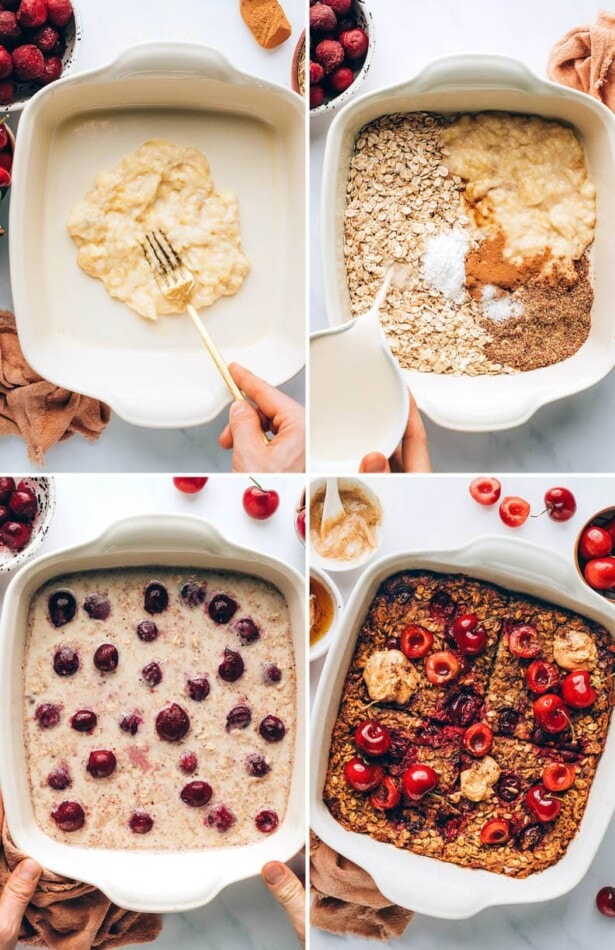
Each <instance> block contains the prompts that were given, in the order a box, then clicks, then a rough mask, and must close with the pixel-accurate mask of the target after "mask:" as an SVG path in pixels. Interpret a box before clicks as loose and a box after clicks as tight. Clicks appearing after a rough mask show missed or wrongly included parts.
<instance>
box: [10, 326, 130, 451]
mask: <svg viewBox="0 0 615 950" xmlns="http://www.w3.org/2000/svg"><path fill="white" fill-rule="evenodd" d="M110 417H111V410H110V409H109V407H108V406H106V405H105V403H104V402H99V401H98V400H97V399H91V398H90V397H89V396H80V395H79V394H78V393H73V392H70V390H68V389H61V388H60V387H59V386H54V385H53V384H52V383H48V382H46V381H45V380H44V379H41V377H40V376H38V375H37V374H36V373H35V372H34V370H33V369H31V368H30V367H29V366H28V364H27V363H26V361H25V359H24V355H23V353H22V352H21V347H20V345H19V340H18V338H17V330H16V327H15V317H14V316H13V314H12V313H10V312H9V311H8V310H0V436H2V435H19V436H21V437H22V439H24V440H25V442H26V444H27V446H28V456H29V458H30V461H31V462H33V463H34V465H39V466H43V465H44V464H45V452H46V451H47V450H48V449H50V448H52V446H54V445H55V444H56V443H57V442H63V441H64V440H65V439H70V437H71V436H72V435H76V434H77V433H78V434H79V435H82V436H83V437H84V438H85V439H87V440H88V441H89V442H95V441H96V439H98V437H99V436H100V434H101V433H102V432H103V431H104V429H105V428H106V426H107V423H108V422H109V419H110Z"/></svg>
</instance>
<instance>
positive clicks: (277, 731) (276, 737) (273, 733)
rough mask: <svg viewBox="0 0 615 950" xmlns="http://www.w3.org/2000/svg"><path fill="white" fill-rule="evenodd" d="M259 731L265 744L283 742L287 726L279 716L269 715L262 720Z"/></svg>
mask: <svg viewBox="0 0 615 950" xmlns="http://www.w3.org/2000/svg"><path fill="white" fill-rule="evenodd" d="M258 731H259V732H260V734H261V736H262V737H263V739H264V740H265V742H281V741H282V739H283V738H284V736H285V735H286V726H285V725H284V723H283V722H282V720H281V719H278V717H277V716H272V715H268V716H265V718H264V719H261V723H260V726H259V727H258Z"/></svg>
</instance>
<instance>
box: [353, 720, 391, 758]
mask: <svg viewBox="0 0 615 950" xmlns="http://www.w3.org/2000/svg"><path fill="white" fill-rule="evenodd" d="M354 744H355V745H356V747H357V749H358V750H359V752H363V754H364V755H369V756H378V755H384V754H385V753H386V752H388V751H389V749H390V748H391V733H390V732H389V730H388V729H387V728H386V726H383V725H382V724H381V723H379V722H378V721H377V720H376V719H364V720H363V722H360V723H359V725H358V726H357V728H356V729H355V731H354Z"/></svg>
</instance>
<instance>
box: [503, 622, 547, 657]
mask: <svg viewBox="0 0 615 950" xmlns="http://www.w3.org/2000/svg"><path fill="white" fill-rule="evenodd" d="M508 648H509V650H510V652H511V653H512V655H513V656H518V657H521V659H523V660H531V659H533V658H534V657H535V656H538V654H539V653H540V640H539V639H538V634H537V632H536V630H535V629H534V627H532V626H531V624H529V623H522V624H519V626H518V627H513V629H512V630H511V631H510V633H509V635H508Z"/></svg>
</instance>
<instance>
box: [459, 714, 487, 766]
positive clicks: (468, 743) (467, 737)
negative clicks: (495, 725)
mask: <svg viewBox="0 0 615 950" xmlns="http://www.w3.org/2000/svg"><path fill="white" fill-rule="evenodd" d="M492 746H493V733H492V731H491V729H490V728H489V726H488V725H486V723H484V722H475V723H474V725H473V726H470V727H469V728H468V729H466V731H465V732H464V735H463V747H464V749H466V751H467V752H469V753H470V755H473V756H475V758H482V757H483V756H484V755H487V753H488V752H490V751H491V748H492Z"/></svg>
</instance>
